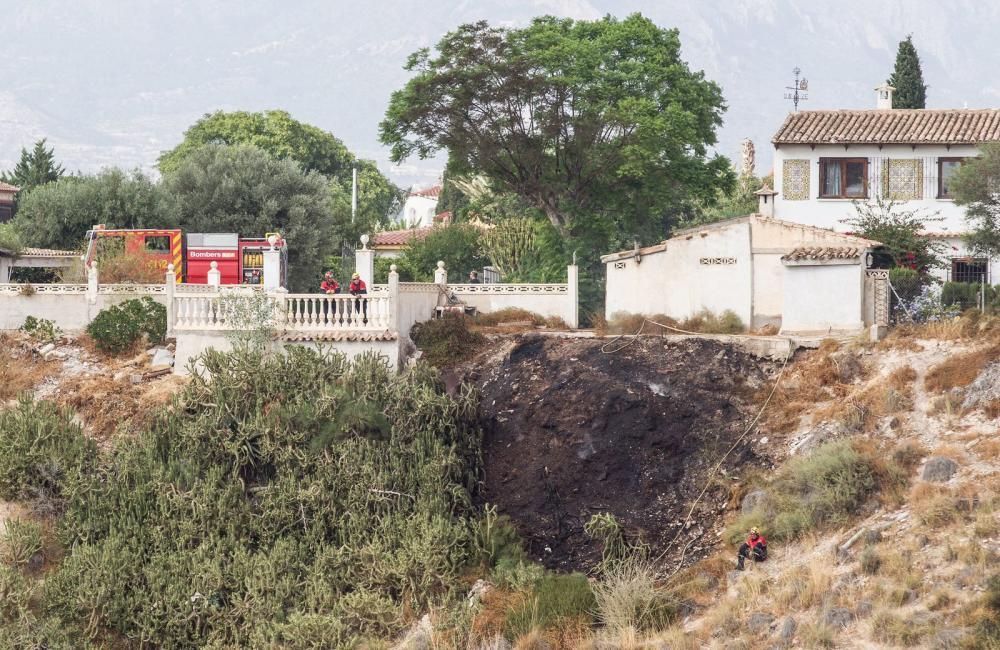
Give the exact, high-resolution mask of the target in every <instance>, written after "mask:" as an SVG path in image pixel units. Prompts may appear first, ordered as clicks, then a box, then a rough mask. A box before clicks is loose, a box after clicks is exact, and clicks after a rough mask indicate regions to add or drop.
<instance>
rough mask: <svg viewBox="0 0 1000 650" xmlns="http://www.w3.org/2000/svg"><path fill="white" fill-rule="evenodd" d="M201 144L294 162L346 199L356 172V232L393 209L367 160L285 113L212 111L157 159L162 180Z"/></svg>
mask: <svg viewBox="0 0 1000 650" xmlns="http://www.w3.org/2000/svg"><path fill="white" fill-rule="evenodd" d="M206 144H228V145H236V144H247V145H253V146H255V147H257V148H259V149H262V150H263V151H266V152H267V153H269V154H270V155H272V156H274V157H276V158H280V159H289V160H294V161H295V162H297V163H299V164H300V165H301V166H302V168H303V169H305V170H306V171H314V172H319V173H320V174H323V175H324V176H327V177H329V178H330V179H332V180H333V181H334V182H336V183H337V185H339V189H341V190H343V191H345V192H346V193H347V194H348V196H349V195H350V193H351V182H352V180H351V175H352V168H353V167H355V166H356V167H357V168H358V221H359V222H361V224H362V226H363V228H362V229H370V228H372V227H374V226H375V225H376V224H384V223H386V222H387V218H388V217H389V216H390V215H392V214H394V213H395V212H396V211H398V209H399V203H400V197H401V196H402V193H401V191H400V190H399V188H397V187H396V186H395V185H393V184H392V183H391V182H390V181H389V179H387V178H386V177H385V176H384V175H383V174H382V173H381V172H380V171H379V170H378V168H377V167H376V166H375V163H373V162H371V161H368V160H360V159H358V158H356V157H355V156H354V154H352V153H351V152H350V151H349V150H348V149H347V147H346V146H345V145H344V143H343V142H341V141H340V140H339V139H338V138H336V137H334V135H333V134H332V133H329V132H327V131H324V130H322V129H320V128H319V127H316V126H313V125H311V124H306V123H304V122H300V121H298V120H296V119H294V118H293V117H292V116H291V115H289V114H288V113H287V112H285V111H277V110H272V111H263V112H259V113H251V112H248V111H233V112H224V111H217V112H215V113H210V114H207V115H205V116H204V117H202V118H201V119H200V120H198V121H197V122H195V123H194V124H193V125H192V126H191V127H190V128H189V129H188V130H187V131H185V132H184V140H182V141H181V143H180V144H178V145H177V146H176V147H174V148H173V149H171V150H170V151H167V152H165V153H163V154H162V155H161V156H160V161H159V167H160V171H161V172H163V173H164V174H169V173H170V172H172V171H175V170H176V169H178V168H179V167H180V166H181V164H183V162H184V161H185V160H186V159H187V158H188V157H189V156H191V155H192V153H193V152H195V151H197V150H198V149H199V148H201V147H203V146H204V145H206Z"/></svg>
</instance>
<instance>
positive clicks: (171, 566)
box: [5, 347, 481, 648]
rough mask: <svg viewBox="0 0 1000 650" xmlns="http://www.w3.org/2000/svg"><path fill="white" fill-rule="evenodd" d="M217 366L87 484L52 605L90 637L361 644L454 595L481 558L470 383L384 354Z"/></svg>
mask: <svg viewBox="0 0 1000 650" xmlns="http://www.w3.org/2000/svg"><path fill="white" fill-rule="evenodd" d="M201 361H202V364H203V365H204V373H203V374H202V373H200V372H199V373H196V374H195V375H193V376H192V378H191V380H190V382H189V383H188V385H187V386H186V387H185V388H184V390H183V392H182V394H181V395H180V396H179V398H178V402H177V405H178V406H177V408H174V409H170V410H167V411H165V412H163V413H161V414H159V415H158V416H157V417H156V418H155V419H154V421H153V422H152V423H151V425H150V427H149V429H148V430H146V431H144V432H142V433H141V434H139V435H138V436H137V437H135V438H131V437H129V438H126V437H122V438H120V439H119V440H118V441H117V445H116V448H115V449H114V451H113V453H112V454H111V455H110V456H109V458H108V460H107V464H106V465H103V466H102V467H101V471H100V472H97V473H94V474H92V475H88V476H87V477H86V481H85V482H84V483H83V484H82V485H80V486H79V489H75V490H73V491H72V493H71V495H70V497H71V498H70V499H69V502H68V503H67V507H66V509H65V514H64V516H63V518H62V520H61V522H60V525H59V532H60V537H61V541H62V542H63V543H64V545H65V546H66V548H67V549H69V551H68V554H67V556H66V557H65V558H64V559H63V561H62V562H61V564H60V566H59V567H58V569H57V570H55V571H54V572H52V573H50V574H47V575H46V579H45V583H44V598H43V600H44V603H45V607H46V611H48V612H52V613H58V615H59V616H60V618H61V619H64V624H65V625H64V627H66V628H67V629H72V630H75V631H76V633H77V634H79V635H81V638H88V637H89V638H101V639H107V638H131V639H145V640H146V642H147V643H148V644H153V645H156V646H157V647H173V648H181V647H183V648H189V647H286V646H287V647H331V648H351V647H357V644H358V642H359V640H361V639H365V638H366V637H376V638H388V637H391V636H395V635H397V634H398V633H399V632H400V631H401V628H402V627H403V625H404V622H403V620H402V617H401V614H402V613H403V612H407V611H421V610H425V609H426V608H427V607H428V606H429V605H430V604H431V603H438V602H442V601H443V600H446V599H448V598H449V597H450V596H451V595H452V593H453V589H454V587H455V585H456V584H458V583H459V581H460V578H461V576H463V575H464V574H465V572H466V571H467V570H468V567H469V565H470V564H471V563H473V562H475V561H476V560H477V559H478V556H477V553H476V544H475V542H474V539H473V526H471V525H470V520H471V518H472V517H473V516H474V508H473V503H472V496H471V490H472V489H473V488H474V487H475V485H476V481H477V480H478V477H479V475H480V471H481V467H480V452H481V450H480V431H479V428H478V423H477V417H476V403H475V400H474V397H473V395H472V394H471V393H468V392H463V393H461V394H460V395H459V396H458V397H450V396H448V395H447V394H445V391H444V387H443V386H442V385H441V382H440V381H439V378H438V375H437V373H436V372H435V371H433V369H430V368H426V367H423V366H418V367H417V368H415V369H412V370H410V371H409V372H407V373H403V374H397V373H395V372H392V371H390V369H389V367H388V364H387V362H386V361H385V360H384V359H380V358H377V357H374V356H372V355H364V356H361V357H358V358H356V359H355V360H354V361H353V362H351V363H348V362H347V360H346V359H345V358H344V357H343V355H340V354H334V353H331V352H329V351H316V350H308V349H305V348H301V347H290V348H288V349H287V351H286V354H282V355H277V354H266V353H263V352H260V351H255V350H244V351H239V352H233V353H226V354H223V353H219V352H215V351H210V352H208V353H206V354H205V355H204V357H202V359H201ZM234 396H239V399H234ZM372 413H377V414H379V416H380V418H381V420H380V421H376V418H370V417H368V415H370V414H372ZM383 427H384V430H382V429H383ZM7 456H9V454H8V455H5V457H7ZM150 594H155V595H156V597H155V598H150V597H149V595H150Z"/></svg>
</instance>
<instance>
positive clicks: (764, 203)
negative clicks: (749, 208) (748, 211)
mask: <svg viewBox="0 0 1000 650" xmlns="http://www.w3.org/2000/svg"><path fill="white" fill-rule="evenodd" d="M754 194H756V195H757V198H758V200H759V201H760V203H759V207H758V208H757V214H759V215H760V216H762V217H768V218H773V217H774V197H775V196H777V194H778V193H777V192H775V191H774V190H772V189H771V187H770V186H769V185H765V186H764V187H762V188H760V189H759V190H757V191H756V192H754Z"/></svg>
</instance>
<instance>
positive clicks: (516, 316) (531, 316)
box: [475, 307, 546, 327]
mask: <svg viewBox="0 0 1000 650" xmlns="http://www.w3.org/2000/svg"><path fill="white" fill-rule="evenodd" d="M519 322H527V323H531V324H532V325H534V326H535V327H539V326H542V325H545V324H546V318H545V317H544V316H542V315H541V314H536V313H535V312H533V311H528V310H527V309H521V308H520V307H507V308H505V309H499V310H497V311H491V312H489V313H487V314H476V317H475V323H476V325H485V326H487V327H491V326H495V325H501V324H503V323H519Z"/></svg>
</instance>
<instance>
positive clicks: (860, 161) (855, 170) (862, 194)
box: [819, 158, 868, 199]
mask: <svg viewBox="0 0 1000 650" xmlns="http://www.w3.org/2000/svg"><path fill="white" fill-rule="evenodd" d="M867 196H868V159H867V158H820V159H819V198H821V199H863V198H866V197H867Z"/></svg>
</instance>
